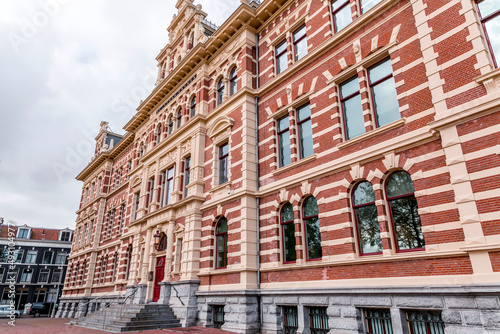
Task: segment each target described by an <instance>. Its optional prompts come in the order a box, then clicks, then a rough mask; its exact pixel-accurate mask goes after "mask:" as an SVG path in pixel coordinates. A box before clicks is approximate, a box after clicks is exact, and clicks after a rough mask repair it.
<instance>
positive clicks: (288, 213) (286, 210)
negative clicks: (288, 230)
mask: <svg viewBox="0 0 500 334" xmlns="http://www.w3.org/2000/svg"><path fill="white" fill-rule="evenodd" d="M293 220H294V215H293V205H292V204H290V203H287V204H285V205H284V206H283V209H281V222H282V223H284V222H289V221H293Z"/></svg>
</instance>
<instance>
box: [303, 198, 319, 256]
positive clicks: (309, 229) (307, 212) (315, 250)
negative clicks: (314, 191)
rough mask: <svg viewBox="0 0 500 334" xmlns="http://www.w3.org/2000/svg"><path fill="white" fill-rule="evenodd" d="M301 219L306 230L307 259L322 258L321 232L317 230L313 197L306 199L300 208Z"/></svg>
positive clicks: (316, 213) (316, 204)
mask: <svg viewBox="0 0 500 334" xmlns="http://www.w3.org/2000/svg"><path fill="white" fill-rule="evenodd" d="M302 209H303V210H302V219H304V225H305V230H306V244H307V259H308V260H314V259H320V258H321V257H322V256H323V253H322V250H321V232H320V229H319V218H318V213H319V210H318V202H317V200H316V198H315V197H312V196H310V197H308V198H306V200H305V201H304V206H303V208H302Z"/></svg>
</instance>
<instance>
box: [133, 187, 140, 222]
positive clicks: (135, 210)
mask: <svg viewBox="0 0 500 334" xmlns="http://www.w3.org/2000/svg"><path fill="white" fill-rule="evenodd" d="M140 200H141V195H140V194H139V193H137V194H135V201H134V202H135V204H134V220H135V219H137V214H138V213H139V202H140Z"/></svg>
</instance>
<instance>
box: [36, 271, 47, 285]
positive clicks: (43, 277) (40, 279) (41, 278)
mask: <svg viewBox="0 0 500 334" xmlns="http://www.w3.org/2000/svg"><path fill="white" fill-rule="evenodd" d="M49 275H50V269H41V270H40V274H39V275H38V283H48V282H49Z"/></svg>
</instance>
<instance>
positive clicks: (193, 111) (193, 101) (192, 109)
mask: <svg viewBox="0 0 500 334" xmlns="http://www.w3.org/2000/svg"><path fill="white" fill-rule="evenodd" d="M189 112H190V116H191V117H194V116H195V115H196V95H195V96H193V98H192V99H191V103H190V104H189Z"/></svg>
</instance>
